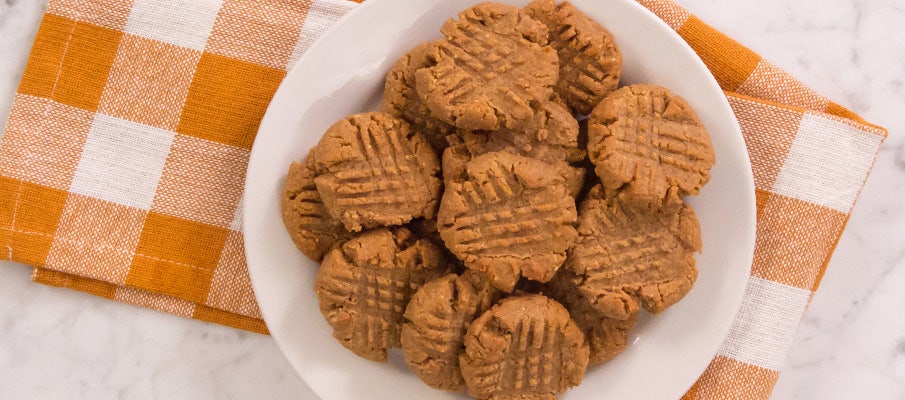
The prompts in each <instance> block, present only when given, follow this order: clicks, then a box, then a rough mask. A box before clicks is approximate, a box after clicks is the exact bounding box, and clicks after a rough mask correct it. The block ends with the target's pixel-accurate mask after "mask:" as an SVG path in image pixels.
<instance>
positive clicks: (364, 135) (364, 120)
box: [314, 112, 441, 232]
mask: <svg viewBox="0 0 905 400" xmlns="http://www.w3.org/2000/svg"><path fill="white" fill-rule="evenodd" d="M314 156H315V157H314V159H315V166H316V172H317V176H316V177H315V178H314V183H315V184H316V185H317V191H318V193H320V195H321V199H322V200H323V202H324V206H326V207H327V210H329V211H330V215H332V216H333V217H334V218H336V219H338V220H340V221H342V223H343V225H344V226H345V227H346V229H347V230H349V231H353V232H357V231H360V230H362V228H375V227H378V226H390V225H399V224H404V223H406V222H408V221H410V220H412V219H413V218H418V217H425V218H432V217H434V215H435V213H436V209H437V203H438V200H439V195H440V186H441V182H440V177H439V175H440V162H439V160H438V159H437V155H436V154H435V153H434V151H433V150H432V149H431V147H430V146H429V145H428V144H427V141H426V140H425V139H424V137H423V136H422V135H421V134H419V133H417V132H413V131H411V130H410V128H409V124H408V123H407V122H405V121H403V120H402V119H399V118H396V117H393V116H391V115H389V114H385V113H376V112H373V113H362V114H355V115H350V116H349V117H346V118H344V119H342V120H340V121H339V122H337V123H335V124H334V125H333V126H331V127H330V128H329V129H328V130H327V132H326V133H324V136H323V137H322V138H321V140H320V142H319V143H318V144H317V147H315V149H314Z"/></svg>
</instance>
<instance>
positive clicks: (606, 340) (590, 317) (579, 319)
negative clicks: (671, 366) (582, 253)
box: [543, 270, 638, 365]
mask: <svg viewBox="0 0 905 400" xmlns="http://www.w3.org/2000/svg"><path fill="white" fill-rule="evenodd" d="M579 281H580V280H579V279H578V277H577V276H575V275H574V274H572V273H570V272H569V271H568V270H562V271H559V272H558V273H557V274H556V276H554V277H553V279H552V280H550V282H548V283H546V284H545V285H544V289H543V293H544V294H545V295H547V296H549V297H550V298H552V299H554V300H556V301H558V302H560V304H562V305H563V306H564V307H566V309H567V310H569V315H571V316H572V319H573V320H575V323H576V324H577V325H578V327H579V328H581V331H582V332H583V333H584V338H585V341H587V343H588V349H589V350H590V353H589V358H588V365H598V364H603V363H605V362H607V361H609V360H612V359H613V358H615V357H616V356H617V355H619V353H622V351H623V350H625V348H626V346H628V335H629V333H630V332H631V330H632V328H633V327H634V326H635V323H636V322H638V313H637V312H635V313H632V314H631V315H629V317H628V318H627V319H624V320H619V319H614V318H607V317H605V316H604V315H603V314H602V313H601V312H600V311H599V310H597V309H596V308H594V306H593V305H592V304H591V302H590V301H588V300H587V298H585V297H584V296H583V295H582V294H581V293H580V292H579V290H578V286H577V283H578V282H579Z"/></svg>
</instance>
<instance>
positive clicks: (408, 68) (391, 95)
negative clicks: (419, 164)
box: [380, 41, 456, 154]
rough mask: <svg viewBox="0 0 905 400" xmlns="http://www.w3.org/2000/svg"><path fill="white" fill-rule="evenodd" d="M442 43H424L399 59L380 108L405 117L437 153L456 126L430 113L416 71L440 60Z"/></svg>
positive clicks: (388, 79) (392, 71)
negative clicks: (418, 83)
mask: <svg viewBox="0 0 905 400" xmlns="http://www.w3.org/2000/svg"><path fill="white" fill-rule="evenodd" d="M439 51H440V48H439V43H438V42H436V41H434V42H427V43H422V44H420V45H418V46H416V47H415V48H413V49H412V50H410V51H409V52H408V53H406V54H405V55H404V56H402V58H400V59H399V60H398V61H396V63H395V64H393V66H392V67H391V68H390V71H389V72H388V73H387V76H386V83H385V85H384V90H383V99H382V100H381V103H380V111H383V112H385V113H388V114H391V115H394V116H396V117H399V118H402V119H404V120H406V121H408V122H409V124H411V129H412V130H414V131H415V132H420V133H421V134H422V135H424V137H425V138H426V139H427V141H428V142H429V143H430V145H431V147H433V149H434V151H435V152H436V153H437V154H441V153H442V152H443V149H445V148H446V146H447V142H446V136H447V135H450V134H454V133H455V130H456V128H455V127H453V126H451V125H449V124H447V123H445V122H443V121H440V120H439V119H437V118H434V117H433V116H431V113H430V110H429V109H428V108H427V106H426V105H425V104H424V102H423V101H422V100H421V97H420V96H418V91H417V90H416V89H415V72H416V71H417V70H419V69H421V68H426V67H430V66H432V65H435V64H436V63H437V57H438V54H437V52H439Z"/></svg>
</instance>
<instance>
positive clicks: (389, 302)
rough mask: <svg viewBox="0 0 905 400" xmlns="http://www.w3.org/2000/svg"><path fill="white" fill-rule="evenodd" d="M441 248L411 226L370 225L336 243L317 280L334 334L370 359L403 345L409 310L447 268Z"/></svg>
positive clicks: (345, 345)
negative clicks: (405, 315) (425, 287)
mask: <svg viewBox="0 0 905 400" xmlns="http://www.w3.org/2000/svg"><path fill="white" fill-rule="evenodd" d="M447 265H448V264H447V263H446V262H445V261H444V260H443V256H442V253H441V252H440V249H439V248H438V247H437V246H436V245H434V244H433V243H431V242H430V241H429V240H427V239H416V238H414V237H413V236H412V234H411V232H409V231H408V230H407V229H405V228H399V227H397V228H392V229H387V228H380V229H374V230H370V231H367V232H364V233H361V234H359V235H358V236H356V237H354V238H352V239H349V240H348V241H347V242H345V243H343V244H342V245H339V246H336V247H334V248H333V249H331V250H330V252H328V253H327V255H326V256H325V257H324V262H323V264H322V265H321V267H320V269H318V270H317V274H316V276H315V280H314V289H315V291H316V292H317V298H318V300H319V302H320V310H321V313H322V314H324V317H325V318H326V319H327V322H328V323H329V324H330V326H332V327H333V337H334V338H336V340H337V341H339V343H340V344H342V345H343V346H344V347H346V348H347V349H349V350H351V351H352V352H354V353H355V354H357V355H359V356H361V357H364V358H367V359H369V360H374V361H381V362H385V361H386V358H387V349H389V348H392V347H399V345H400V341H399V335H400V330H401V329H402V322H403V313H404V312H405V307H406V305H408V302H409V299H410V298H411V296H412V295H413V294H414V293H415V291H416V290H418V288H419V287H421V285H423V284H424V283H426V282H428V281H430V280H432V279H434V278H436V277H438V276H440V275H443V274H444V273H446V272H447V271H446V266H447Z"/></svg>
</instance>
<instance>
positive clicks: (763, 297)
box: [719, 276, 811, 371]
mask: <svg viewBox="0 0 905 400" xmlns="http://www.w3.org/2000/svg"><path fill="white" fill-rule="evenodd" d="M810 296H811V292H810V291H808V290H804V289H799V288H796V287H792V286H787V285H783V284H781V283H777V282H773V281H769V280H766V279H761V278H758V277H755V276H752V277H751V278H750V280H749V281H748V287H747V289H746V290H745V298H744V300H742V306H741V308H740V309H739V311H738V315H736V317H735V322H733V323H732V328H730V329H729V335H728V336H726V340H725V341H723V345H722V347H720V350H719V354H720V355H723V356H726V357H730V358H733V359H735V360H738V361H741V362H744V363H748V364H751V365H756V366H758V367H761V368H766V369H771V370H774V371H777V370H779V369H780V368H782V365H783V363H784V362H785V360H786V354H787V353H788V352H789V346H791V345H792V340H793V339H794V338H795V333H796V332H797V331H798V325H799V323H800V322H801V317H802V315H804V310H805V308H806V307H807V306H808V300H809V299H810Z"/></svg>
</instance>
